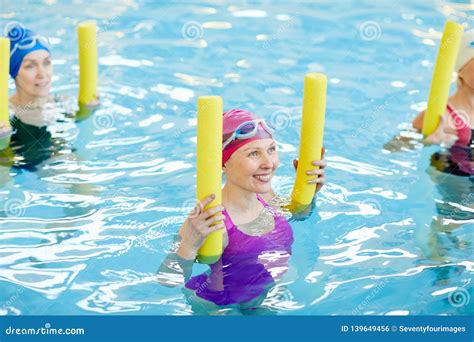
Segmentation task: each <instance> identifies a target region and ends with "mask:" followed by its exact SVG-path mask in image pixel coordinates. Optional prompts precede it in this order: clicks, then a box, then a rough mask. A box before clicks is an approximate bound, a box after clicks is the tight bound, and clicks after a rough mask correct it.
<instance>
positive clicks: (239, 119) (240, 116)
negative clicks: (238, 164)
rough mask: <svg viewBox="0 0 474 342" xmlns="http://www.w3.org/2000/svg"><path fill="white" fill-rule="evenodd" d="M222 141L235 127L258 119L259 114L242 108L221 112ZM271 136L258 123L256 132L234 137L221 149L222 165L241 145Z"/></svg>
mask: <svg viewBox="0 0 474 342" xmlns="http://www.w3.org/2000/svg"><path fill="white" fill-rule="evenodd" d="M222 119H223V120H222V121H223V126H224V127H223V130H222V142H223V143H224V141H226V140H227V139H228V138H229V137H230V136H231V135H232V133H234V132H235V130H236V129H237V127H239V126H240V125H241V124H242V123H244V122H246V121H252V120H259V119H261V118H260V117H259V116H257V115H255V114H253V113H251V112H249V111H246V110H243V109H231V110H228V111H227V112H225V113H224V114H223V118H222ZM271 138H273V136H272V135H271V134H270V133H269V132H267V131H266V130H265V129H264V128H263V127H262V125H261V124H259V125H258V129H257V133H256V134H255V135H254V136H253V137H250V138H248V139H243V140H240V139H235V140H233V141H232V142H231V143H230V144H229V145H227V146H226V148H225V149H224V150H223V151H222V166H224V164H225V163H226V162H227V161H228V160H229V158H230V156H231V155H232V154H233V153H234V152H235V151H237V150H238V149H239V148H241V147H242V146H244V145H246V144H248V143H250V142H252V141H255V140H259V139H271Z"/></svg>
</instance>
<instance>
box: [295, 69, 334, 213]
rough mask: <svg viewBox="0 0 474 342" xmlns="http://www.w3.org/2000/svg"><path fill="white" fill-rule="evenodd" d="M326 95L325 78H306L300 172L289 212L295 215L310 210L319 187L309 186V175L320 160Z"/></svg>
mask: <svg viewBox="0 0 474 342" xmlns="http://www.w3.org/2000/svg"><path fill="white" fill-rule="evenodd" d="M326 91H327V78H326V76H325V75H323V74H320V73H310V74H307V75H306V76H305V79H304V92H303V116H302V123H301V138H300V150H299V156H298V168H297V170H296V178H295V183H294V185H293V192H292V194H291V199H292V204H291V205H290V210H292V211H298V210H299V209H304V207H307V206H308V205H309V204H310V203H311V201H312V200H313V197H314V192H315V191H316V184H308V183H307V181H308V180H309V179H311V178H314V176H308V175H307V174H306V171H308V170H309V169H313V168H315V166H314V165H312V161H313V160H320V159H321V149H322V147H323V134H324V114H325V111H326ZM291 208H292V209H291Z"/></svg>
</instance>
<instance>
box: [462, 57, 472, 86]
mask: <svg viewBox="0 0 474 342" xmlns="http://www.w3.org/2000/svg"><path fill="white" fill-rule="evenodd" d="M459 77H461V78H462V80H463V81H464V83H465V84H467V85H468V86H469V88H471V89H474V58H471V60H470V61H469V62H467V63H466V64H464V66H463V67H462V68H461V70H459Z"/></svg>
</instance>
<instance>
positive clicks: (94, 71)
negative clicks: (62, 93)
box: [77, 21, 99, 105]
mask: <svg viewBox="0 0 474 342" xmlns="http://www.w3.org/2000/svg"><path fill="white" fill-rule="evenodd" d="M77 35H78V43H79V96H78V98H79V104H83V105H87V104H90V103H93V102H95V101H96V100H97V78H98V73H99V71H98V70H99V67H98V60H97V56H98V55H97V30H96V23H95V22H94V21H85V22H82V23H80V24H79V25H78V26H77Z"/></svg>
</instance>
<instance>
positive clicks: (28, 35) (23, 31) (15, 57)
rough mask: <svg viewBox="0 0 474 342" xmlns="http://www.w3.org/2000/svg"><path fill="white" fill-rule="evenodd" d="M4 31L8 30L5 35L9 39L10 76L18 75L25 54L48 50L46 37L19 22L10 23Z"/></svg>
mask: <svg viewBox="0 0 474 342" xmlns="http://www.w3.org/2000/svg"><path fill="white" fill-rule="evenodd" d="M5 31H8V33H7V37H8V39H10V76H11V77H12V78H15V77H16V76H17V75H18V71H20V67H21V63H22V62H23V58H25V56H26V55H27V54H29V53H30V52H33V51H36V50H46V51H48V52H49V48H48V45H49V44H48V41H47V40H46V38H44V37H42V36H38V35H36V34H35V33H34V32H33V31H31V30H29V29H27V28H25V27H24V26H23V25H22V24H20V23H12V24H10V25H9V26H8V30H7V28H5Z"/></svg>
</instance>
